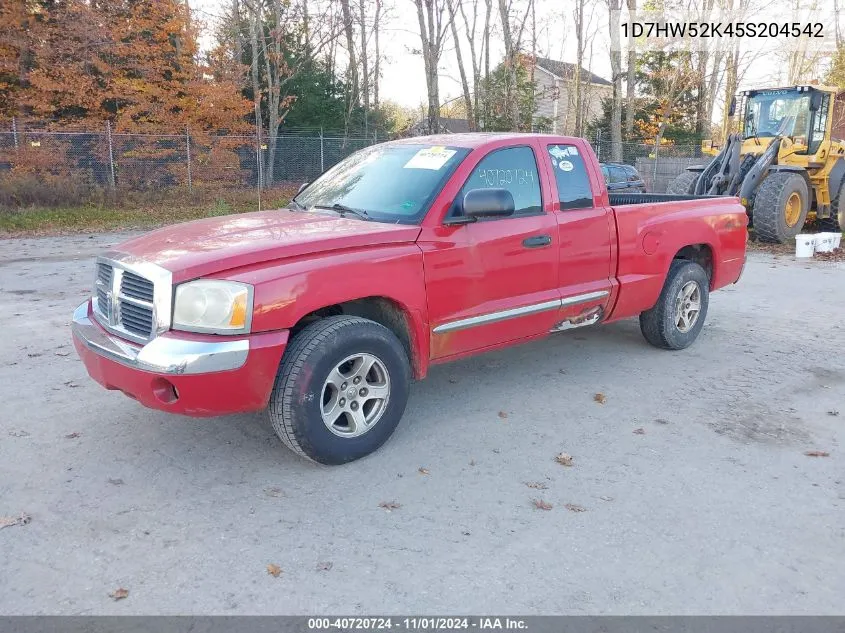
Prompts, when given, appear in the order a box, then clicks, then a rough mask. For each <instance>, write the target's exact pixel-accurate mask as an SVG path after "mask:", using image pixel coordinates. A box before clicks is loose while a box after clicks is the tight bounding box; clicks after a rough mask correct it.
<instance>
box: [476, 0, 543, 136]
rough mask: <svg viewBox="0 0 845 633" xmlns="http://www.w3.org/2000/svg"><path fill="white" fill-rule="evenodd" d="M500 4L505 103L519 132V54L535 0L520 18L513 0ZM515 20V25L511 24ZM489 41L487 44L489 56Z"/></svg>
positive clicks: (506, 0)
mask: <svg viewBox="0 0 845 633" xmlns="http://www.w3.org/2000/svg"><path fill="white" fill-rule="evenodd" d="M498 2H499V18H500V19H501V21H502V39H503V40H504V43H505V60H504V64H505V68H506V70H507V72H506V75H505V77H506V81H505V102H506V104H507V109H508V111H509V113H510V120H511V125H512V126H513V129H514V130H518V129H519V128H520V127H521V126H520V122H521V113H520V111H519V94H518V87H517V71H518V66H519V63H520V60H519V54H520V52H521V51H522V36H523V34H524V32H525V24H526V22H527V21H528V17H529V16H530V15H531V12H532V11H533V7H534V0H528V4H527V6H525V13H524V14H523V15H522V16H521V17H520V16H519V14H516V15H511V14H512V11H513V0H498ZM511 20H513V23H511ZM489 46H490V45H489V39H488V43H487V48H488V55H489Z"/></svg>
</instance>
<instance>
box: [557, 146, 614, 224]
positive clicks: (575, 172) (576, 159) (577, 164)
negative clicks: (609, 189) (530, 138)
mask: <svg viewBox="0 0 845 633" xmlns="http://www.w3.org/2000/svg"><path fill="white" fill-rule="evenodd" d="M548 150H549V158H550V159H551V161H552V167H554V171H555V180H557V195H558V198H559V199H560V206H561V209H564V210H566V209H589V208H591V207H592V206H593V190H592V189H591V188H590V178H589V176H587V167H586V165H585V164H584V157H583V156H581V153H580V152H579V151H578V148H577V147H575V146H574V145H564V144H560V145H549V146H548ZM615 172H616V169H614V168H611V169H610V178H611V181H613V179H614V177H616V176H615ZM622 180H625V179H624V177H623V178H622Z"/></svg>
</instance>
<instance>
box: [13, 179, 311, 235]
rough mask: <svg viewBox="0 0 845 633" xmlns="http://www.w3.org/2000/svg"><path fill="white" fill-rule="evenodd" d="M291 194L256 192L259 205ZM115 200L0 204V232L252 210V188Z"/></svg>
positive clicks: (103, 226)
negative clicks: (17, 206)
mask: <svg viewBox="0 0 845 633" xmlns="http://www.w3.org/2000/svg"><path fill="white" fill-rule="evenodd" d="M295 193H296V191H295V190H290V189H280V190H274V191H269V192H263V193H262V200H261V207H262V208H263V209H275V208H279V207H283V206H285V205H286V204H287V203H288V202H289V201H290V199H291V197H292V196H293V195H294V194H295ZM158 198H159V199H147V200H144V199H143V198H137V199H132V200H123V201H121V202H119V203H109V202H104V203H102V204H88V205H80V206H70V207H39V206H34V207H29V208H22V209H6V210H3V209H0V236H2V237H15V236H26V235H58V234H63V233H98V232H105V231H115V230H120V229H136V228H153V227H157V226H164V225H167V224H176V223H179V222H187V221H189V220H196V219H199V218H209V217H215V216H221V215H230V214H233V213H245V212H248V211H257V210H258V198H257V197H256V195H255V192H254V191H250V192H243V193H240V192H238V193H231V194H226V195H220V196H216V197H193V198H192V197H187V196H182V197H180V196H159V197H158Z"/></svg>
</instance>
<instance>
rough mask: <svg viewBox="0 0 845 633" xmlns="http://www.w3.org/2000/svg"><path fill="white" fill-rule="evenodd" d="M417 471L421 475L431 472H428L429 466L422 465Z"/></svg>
mask: <svg viewBox="0 0 845 633" xmlns="http://www.w3.org/2000/svg"><path fill="white" fill-rule="evenodd" d="M417 472H418V473H419V474H420V475H428V474H429V472H428V468H423V467H422V466H420V467H419V468H418V469H417Z"/></svg>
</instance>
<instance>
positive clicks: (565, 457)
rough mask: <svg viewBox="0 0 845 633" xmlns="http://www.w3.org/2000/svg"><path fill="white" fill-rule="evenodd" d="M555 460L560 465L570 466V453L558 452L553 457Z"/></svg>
mask: <svg viewBox="0 0 845 633" xmlns="http://www.w3.org/2000/svg"><path fill="white" fill-rule="evenodd" d="M555 461H556V462H557V463H558V464H560V465H561V466H572V455H570V454H569V453H559V454H558V456H557V457H555Z"/></svg>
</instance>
